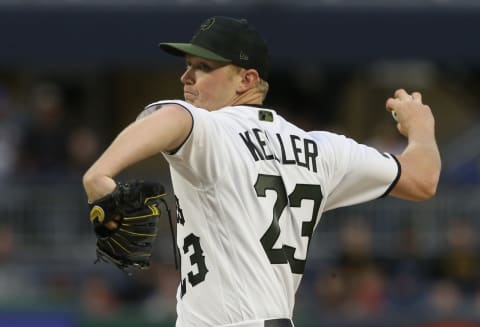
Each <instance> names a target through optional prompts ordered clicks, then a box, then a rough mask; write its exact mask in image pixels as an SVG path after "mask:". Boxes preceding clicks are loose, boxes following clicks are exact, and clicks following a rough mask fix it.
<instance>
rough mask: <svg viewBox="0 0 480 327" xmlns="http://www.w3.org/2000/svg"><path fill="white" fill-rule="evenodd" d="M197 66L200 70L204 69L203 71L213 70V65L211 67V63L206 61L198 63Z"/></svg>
mask: <svg viewBox="0 0 480 327" xmlns="http://www.w3.org/2000/svg"><path fill="white" fill-rule="evenodd" d="M197 68H198V69H199V70H201V71H203V72H207V73H208V72H209V71H211V70H212V67H211V66H210V65H209V64H207V63H204V62H202V63H200V64H198V67H197Z"/></svg>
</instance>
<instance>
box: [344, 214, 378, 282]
mask: <svg viewBox="0 0 480 327" xmlns="http://www.w3.org/2000/svg"><path fill="white" fill-rule="evenodd" d="M339 235H340V249H339V257H338V265H339V267H341V269H342V273H343V274H344V275H345V276H346V278H347V279H348V280H353V279H354V278H356V276H359V274H360V273H361V272H362V271H364V270H367V269H369V268H370V267H371V266H372V265H374V262H373V260H374V257H373V252H372V239H371V229H370V226H369V225H368V223H367V222H366V221H365V219H364V217H348V220H347V221H346V223H345V224H344V225H343V226H341V227H340V231H339Z"/></svg>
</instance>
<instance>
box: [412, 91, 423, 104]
mask: <svg viewBox="0 0 480 327" xmlns="http://www.w3.org/2000/svg"><path fill="white" fill-rule="evenodd" d="M412 98H413V100H415V101H417V102H420V103H422V94H421V93H420V92H413V93H412Z"/></svg>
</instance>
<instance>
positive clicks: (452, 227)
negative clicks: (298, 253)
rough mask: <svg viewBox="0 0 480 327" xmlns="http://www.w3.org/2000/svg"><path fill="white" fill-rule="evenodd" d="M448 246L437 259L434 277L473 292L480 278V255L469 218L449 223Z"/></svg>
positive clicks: (457, 219)
mask: <svg viewBox="0 0 480 327" xmlns="http://www.w3.org/2000/svg"><path fill="white" fill-rule="evenodd" d="M445 234H446V235H445V236H446V248H445V249H444V250H443V251H442V252H441V254H440V255H439V256H438V258H437V259H436V265H435V266H434V268H435V270H436V271H434V272H433V277H434V278H440V279H446V280H450V281H451V282H452V283H454V284H455V286H456V287H459V289H460V290H461V291H462V292H464V293H465V294H471V293H472V292H474V291H475V289H476V287H477V286H478V280H479V278H480V256H479V255H478V252H477V250H476V247H475V240H476V239H475V238H476V236H475V235H476V234H475V230H474V228H473V226H472V224H471V223H470V222H469V221H468V220H467V219H462V218H455V219H451V220H450V222H449V223H448V225H447V227H446V230H445Z"/></svg>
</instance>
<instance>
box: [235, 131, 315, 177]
mask: <svg viewBox="0 0 480 327" xmlns="http://www.w3.org/2000/svg"><path fill="white" fill-rule="evenodd" d="M239 135H240V137H241V138H242V140H243V142H244V143H245V145H246V146H247V148H248V150H249V151H250V154H251V155H252V157H253V159H254V160H255V161H259V160H277V161H278V162H280V163H281V164H283V165H298V166H301V167H305V168H307V169H308V170H311V171H313V172H315V173H316V172H317V157H318V148H317V144H316V143H315V142H314V141H313V140H310V139H302V138H301V137H300V136H298V135H293V134H292V135H289V136H283V137H282V136H281V135H280V134H278V133H277V134H275V135H276V137H277V140H278V143H279V144H280V149H281V157H280V158H278V157H277V155H276V154H275V153H273V152H272V150H271V149H272V148H273V146H272V145H271V144H269V142H270V141H269V140H268V137H267V135H266V134H265V132H264V131H263V130H261V129H258V128H253V129H252V130H247V131H245V132H242V133H239ZM286 145H287V146H288V145H290V146H289V149H288V151H287V148H286ZM287 152H288V153H287Z"/></svg>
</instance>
